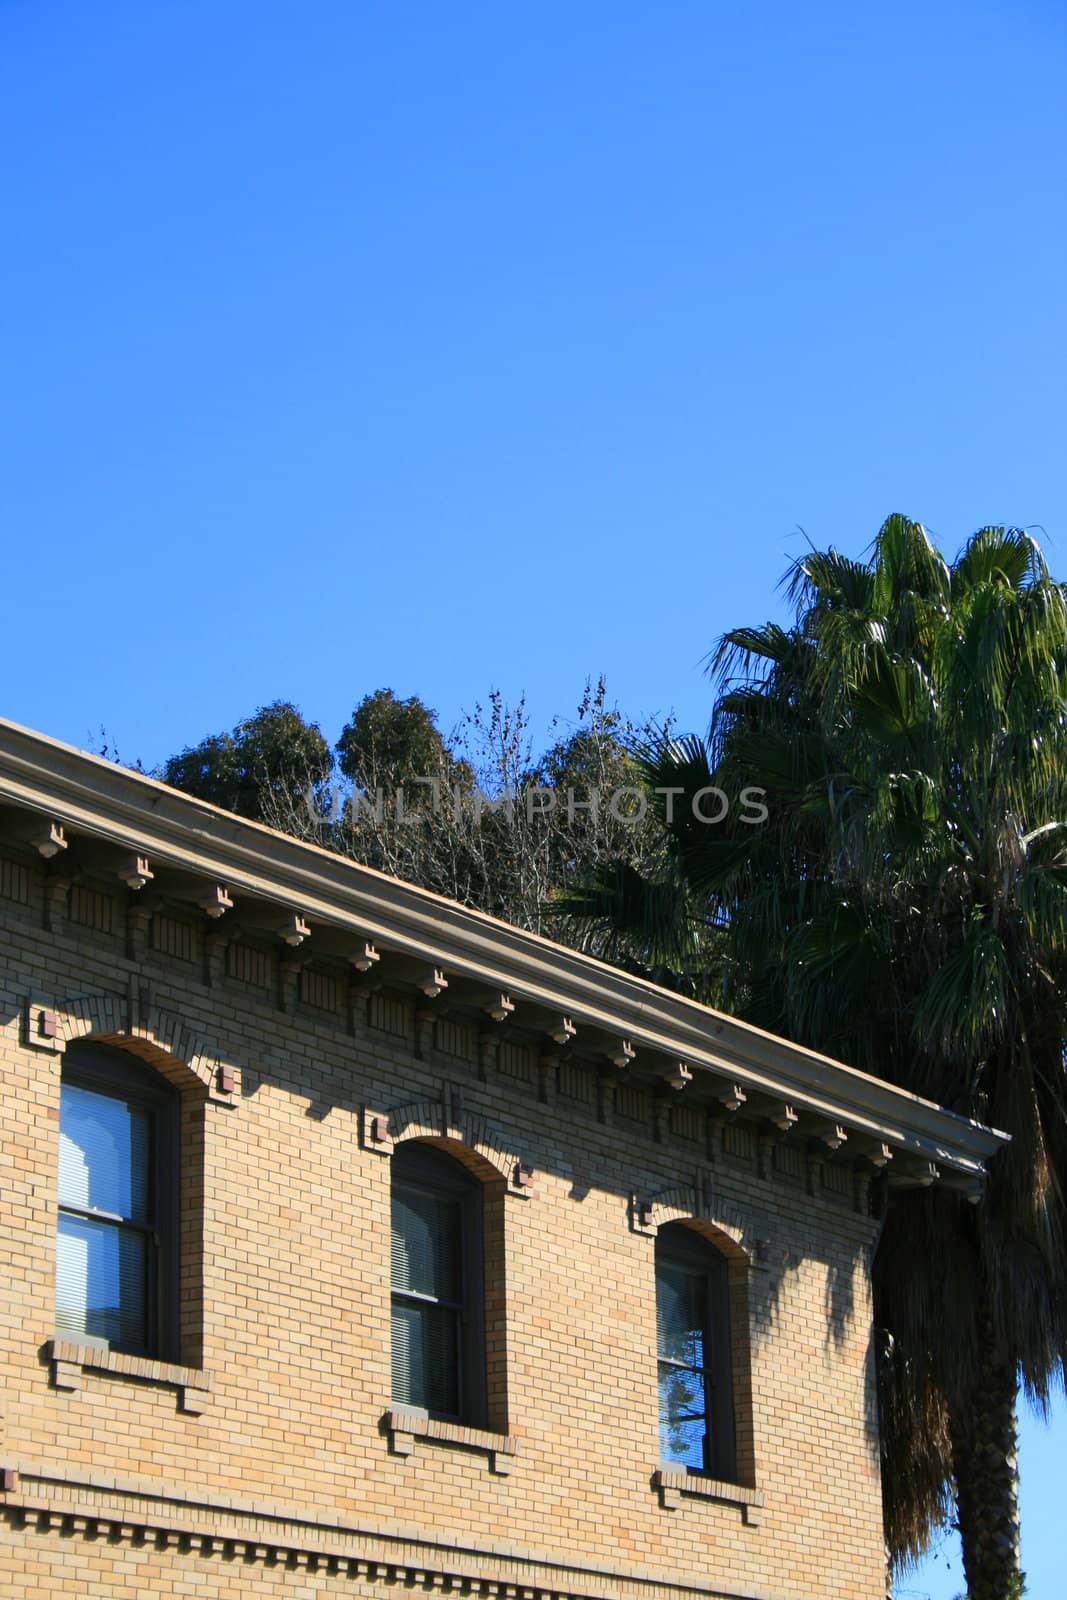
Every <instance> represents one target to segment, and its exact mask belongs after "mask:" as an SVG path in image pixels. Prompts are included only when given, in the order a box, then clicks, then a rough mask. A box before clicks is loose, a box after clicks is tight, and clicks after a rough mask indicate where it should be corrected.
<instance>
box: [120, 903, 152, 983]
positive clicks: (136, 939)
mask: <svg viewBox="0 0 1067 1600" xmlns="http://www.w3.org/2000/svg"><path fill="white" fill-rule="evenodd" d="M151 926H152V906H151V904H150V903H149V902H146V901H145V900H144V898H143V897H142V898H140V899H138V900H134V901H131V903H130V904H129V905H128V906H127V907H126V959H127V961H135V962H136V963H137V965H138V966H140V964H141V962H142V961H144V959H145V957H146V955H147V954H148V930H149V928H150V927H151Z"/></svg>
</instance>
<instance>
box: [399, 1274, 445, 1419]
mask: <svg viewBox="0 0 1067 1600" xmlns="http://www.w3.org/2000/svg"><path fill="white" fill-rule="evenodd" d="M393 1399H394V1400H395V1401H396V1402H397V1403H398V1404H399V1405H409V1406H419V1407H421V1408H422V1409H423V1410H426V1411H441V1412H444V1413H445V1414H446V1415H448V1416H458V1415H459V1328H458V1318H457V1314H456V1312H454V1311H449V1310H447V1309H445V1307H443V1306H433V1305H412V1304H411V1303H410V1302H404V1301H394V1302H393Z"/></svg>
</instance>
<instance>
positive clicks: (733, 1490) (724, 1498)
mask: <svg viewBox="0 0 1067 1600" xmlns="http://www.w3.org/2000/svg"><path fill="white" fill-rule="evenodd" d="M652 1484H653V1487H654V1488H656V1489H658V1490H659V1500H660V1505H661V1506H663V1508H664V1509H665V1510H667V1511H676V1510H677V1508H678V1507H679V1505H680V1504H681V1496H682V1495H683V1494H688V1495H695V1496H697V1497H698V1498H699V1499H701V1500H718V1501H719V1502H720V1503H722V1504H726V1505H732V1506H738V1507H739V1508H740V1511H741V1514H742V1516H743V1518H744V1521H745V1523H746V1525H747V1526H748V1527H750V1528H751V1527H756V1526H758V1524H759V1522H760V1519H761V1514H762V1511H763V1506H764V1496H763V1495H762V1494H761V1493H760V1492H759V1490H758V1489H752V1488H749V1487H748V1486H747V1485H746V1484H743V1483H724V1482H723V1480H722V1479H721V1478H710V1477H708V1476H707V1475H706V1474H705V1473H702V1472H690V1471H688V1469H687V1468H685V1467H677V1466H661V1467H657V1468H656V1471H655V1472H654V1473H653V1474H652Z"/></svg>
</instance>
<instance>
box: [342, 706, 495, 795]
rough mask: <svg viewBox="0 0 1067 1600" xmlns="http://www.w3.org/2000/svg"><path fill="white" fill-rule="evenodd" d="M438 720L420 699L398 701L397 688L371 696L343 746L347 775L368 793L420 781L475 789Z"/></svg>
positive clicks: (347, 728)
mask: <svg viewBox="0 0 1067 1600" xmlns="http://www.w3.org/2000/svg"><path fill="white" fill-rule="evenodd" d="M436 715H437V713H436V712H435V711H432V710H430V708H429V707H428V706H426V705H424V704H423V702H422V701H421V700H420V699H419V698H418V696H417V695H412V696H411V697H410V698H409V699H407V700H398V699H397V698H396V696H395V695H394V694H393V691H392V689H378V690H376V691H375V692H374V694H369V695H366V696H365V697H364V698H363V699H362V700H361V701H360V703H359V705H358V706H357V707H356V709H355V711H354V712H353V713H352V719H351V721H350V722H348V723H346V725H345V727H344V729H343V731H342V733H341V737H340V738H339V739H338V741H337V756H338V765H339V766H340V769H341V771H342V772H343V773H344V775H345V777H346V778H349V779H351V781H352V782H353V783H354V784H357V785H358V786H359V787H360V788H364V789H373V788H376V787H378V786H380V785H382V784H385V783H388V784H390V785H391V786H392V787H394V788H395V787H396V786H397V785H400V784H413V783H414V781H415V780H416V779H420V778H435V779H438V780H441V781H443V782H445V783H449V784H451V783H462V784H463V785H464V786H465V787H467V786H469V784H470V781H471V774H470V769H469V768H468V767H467V766H466V765H465V763H462V762H459V761H457V760H456V758H455V756H454V755H453V754H452V751H451V750H450V749H449V747H448V745H447V744H446V743H445V740H444V739H443V738H442V736H441V732H440V730H439V729H438V726H437V723H436V721H435V718H436Z"/></svg>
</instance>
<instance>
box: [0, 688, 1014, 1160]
mask: <svg viewBox="0 0 1067 1600" xmlns="http://www.w3.org/2000/svg"><path fill="white" fill-rule="evenodd" d="M0 801H3V802H6V803H8V804H11V805H13V806H17V807H22V808H24V809H27V810H29V811H32V812H36V813H39V814H40V815H42V816H44V817H47V818H48V819H49V820H50V821H53V822H57V823H60V824H61V825H63V826H64V827H65V828H68V829H70V830H71V831H72V832H73V833H78V834H85V835H90V836H92V837H95V838H98V839H102V840H107V841H109V842H111V843H113V844H116V845H119V846H122V847H124V848H126V849H129V850H131V851H135V852H136V853H137V854H138V855H142V856H147V857H148V858H149V859H150V860H155V861H158V862H159V863H161V864H166V865H168V866H170V867H172V868H178V869H181V870H183V871H186V872H189V873H192V874H195V875H198V876H200V877H203V878H207V879H210V880H212V881H215V882H218V883H220V884H225V885H226V886H227V887H228V888H229V889H230V890H232V892H233V893H234V895H235V896H236V895H246V896H252V897H254V898H256V899H259V900H263V901H268V902H279V903H282V904H284V905H285V906H287V907H289V908H291V909H292V910H293V911H295V912H296V913H298V914H299V915H300V916H302V917H303V918H304V919H305V920H306V921H307V922H308V923H309V924H310V926H311V929H312V933H313V932H314V928H315V925H316V924H319V925H321V926H326V927H331V928H339V929H343V930H346V931H348V932H351V934H352V935H353V937H354V938H360V939H368V940H370V941H372V942H374V943H375V944H380V945H381V946H382V947H383V948H384V949H387V950H392V951H396V952H398V953H400V954H406V955H413V956H418V957H421V958H423V959H425V958H430V959H432V961H433V962H434V963H435V965H437V966H440V967H442V968H444V969H445V970H446V971H451V972H452V973H454V974H456V975H457V976H462V977H465V978H468V979H472V980H475V981H476V982H479V983H482V984H484V986H485V987H486V989H497V990H502V991H505V992H507V993H508V994H510V995H513V996H514V997H515V998H516V999H521V1000H526V1001H528V1002H533V1003H535V1004H537V1005H541V1006H545V1007H548V1008H551V1009H553V1010H555V1011H559V1012H561V1013H564V1014H566V1015H567V1016H569V1017H573V1018H574V1020H575V1022H576V1023H578V1024H579V1025H580V1024H583V1023H584V1024H585V1025H586V1026H591V1027H596V1028H601V1029H605V1030H607V1031H610V1032H612V1033H615V1034H618V1035H620V1036H621V1037H624V1038H627V1039H630V1040H632V1041H633V1042H634V1044H636V1045H639V1046H643V1047H645V1048H646V1049H649V1050H652V1051H656V1052H659V1053H662V1054H664V1055H666V1056H673V1057H677V1058H679V1059H681V1060H684V1061H685V1062H686V1063H687V1064H688V1065H689V1066H690V1067H691V1068H693V1069H695V1070H696V1071H699V1072H700V1073H701V1074H708V1075H709V1076H711V1077H713V1078H714V1079H716V1080H720V1081H721V1080H724V1079H725V1080H729V1081H730V1082H731V1083H736V1084H739V1085H740V1086H741V1087H742V1088H743V1089H744V1090H745V1091H746V1092H751V1093H754V1094H763V1095H767V1096H770V1097H772V1098H774V1099H778V1100H781V1101H783V1102H787V1103H788V1104H790V1105H792V1106H795V1107H796V1108H797V1109H798V1110H804V1111H808V1112H811V1113H814V1114H816V1115H818V1116H820V1117H823V1118H826V1119H830V1120H834V1121H837V1122H839V1123H841V1124H842V1125H843V1126H845V1127H846V1128H847V1129H849V1130H850V1131H851V1132H858V1133H861V1134H863V1135H866V1136H869V1137H870V1138H871V1139H873V1140H874V1141H876V1142H881V1143H885V1144H888V1145H890V1146H891V1147H892V1148H893V1149H894V1150H896V1151H907V1152H910V1153H911V1154H912V1155H914V1156H917V1157H919V1158H920V1159H921V1160H922V1161H924V1162H929V1163H931V1164H933V1165H934V1166H937V1167H944V1168H947V1169H950V1170H952V1171H954V1172H956V1173H959V1174H962V1175H964V1176H965V1177H978V1176H980V1174H981V1173H982V1170H983V1167H984V1163H985V1162H986V1161H987V1160H988V1159H989V1158H990V1157H991V1156H992V1155H994V1154H995V1152H996V1151H997V1150H998V1149H999V1148H1000V1146H1001V1145H1002V1144H1003V1143H1004V1142H1006V1138H1007V1136H1006V1135H1004V1134H1002V1133H998V1132H995V1131H991V1130H990V1129H988V1128H985V1127H983V1126H981V1125H980V1124H979V1123H976V1122H972V1121H969V1120H967V1119H965V1118H963V1117H959V1116H956V1115H955V1114H954V1113H952V1112H948V1111H945V1110H944V1109H942V1108H941V1107H939V1106H937V1105H934V1104H933V1103H932V1102H930V1101H927V1100H923V1099H921V1098H920V1097H919V1096H917V1095H913V1094H909V1093H907V1092H906V1091H904V1090H902V1089H898V1088H896V1087H894V1086H893V1085H891V1084H887V1083H884V1082H882V1081H881V1080H879V1079H876V1078H872V1077H869V1076H867V1075H866V1074H865V1073H862V1072H859V1071H857V1070H855V1069H854V1068H852V1067H848V1066H846V1065H844V1063H842V1062H839V1061H835V1060H833V1059H831V1058H830V1057H828V1056H823V1055H820V1054H818V1053H817V1052H815V1051H812V1050H807V1049H804V1048H802V1047H801V1046H799V1045H795V1044H791V1043H789V1042H788V1041H787V1040H785V1039H781V1038H778V1037H776V1036H774V1035H772V1034H769V1033H765V1032H763V1031H762V1030H761V1029H759V1028H756V1027H753V1026H752V1025H751V1024H748V1023H745V1022H741V1021H739V1020H738V1019H737V1018H735V1017H730V1016H728V1015H726V1014H725V1013H722V1012H718V1011H715V1010H713V1009H711V1008H710V1007H707V1006H703V1005H700V1004H698V1003H697V1002H695V1001H692V1000H689V999H687V998H686V997H684V996H681V995H677V994H673V993H671V992H670V991H668V990H665V989H661V988H659V987H657V986H656V985H655V984H651V983H648V982H645V981H644V980H642V979H640V978H636V977H632V976H630V975H629V974H627V973H623V972H620V971H618V970H617V969H616V968H614V967H610V966H607V965H605V964H604V963H603V962H600V961H598V960H596V959H595V958H593V957H591V956H588V955H585V954H583V953H581V952H579V951H576V950H571V949H568V948H566V947H565V946H561V945H557V944H553V943H552V942H551V941H550V940H547V939H544V938H541V937H540V936H539V935H537V934H533V933H528V932H526V931H525V930H523V929H519V928H514V927H512V926H510V925H509V924H507V923H503V922H500V921H498V920H497V919H496V918H493V917H490V916H487V915H486V914H485V913H483V912H479V911H474V910H471V909H469V908H467V907H465V906H461V905H458V904H457V903H455V902H453V901H450V900H446V899H443V898H442V897H441V896H439V895H436V894H433V893H431V892H430V891H428V890H425V889H420V888H417V887H416V886H415V885H413V884H408V883H404V882H401V881H400V880H399V879H396V878H391V877H388V876H387V875H385V874H384V873H380V872H377V871H375V870H374V869H373V868H371V867H365V866H361V865H359V864H358V863H356V862H353V861H350V860H348V859H346V858H345V857H342V856H338V855H335V854H333V853H332V852H330V851H326V850H323V849H321V848H320V847H318V846H316V845H311V844H306V843H304V842H303V841H301V840H297V839H293V838H290V837H289V836H287V835H284V834H280V833H277V832H275V831H274V830H272V829H270V828H266V827H264V826H262V825H261V824H259V823H255V822H249V821H246V820H245V819H243V818H240V817H236V816H234V815H233V814H232V813H231V812H227V811H223V810H221V809H220V808H218V807H216V806H212V805H208V804H206V803H205V802H203V801H200V800H196V799H194V798H192V797H191V796H189V795H185V794H182V793H181V792H180V791H178V790H176V789H172V788H169V787H168V786H167V785H165V784H162V783H159V782H158V781H157V780H156V779H153V778H149V777H146V776H144V775H143V774H141V773H137V772H133V771H131V770H130V769H129V768H126V767H120V766H117V765H115V764H113V763H111V762H108V761H105V760H103V759H101V758H100V757H99V756H93V755H88V754H86V753H85V752H84V751H81V750H77V749H75V748H74V747H72V746H70V745H66V744H61V743H60V742H59V741H57V740H54V739H50V738H48V737H46V736H45V735H43V734H39V733H35V732H33V731H31V730H29V729H26V728H22V727H20V726H18V725H17V724H16V723H12V722H9V721H7V720H5V719H2V718H0Z"/></svg>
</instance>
